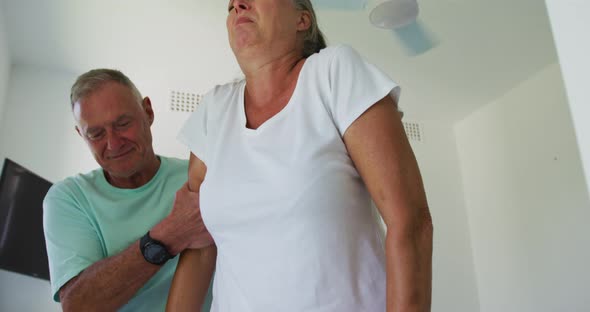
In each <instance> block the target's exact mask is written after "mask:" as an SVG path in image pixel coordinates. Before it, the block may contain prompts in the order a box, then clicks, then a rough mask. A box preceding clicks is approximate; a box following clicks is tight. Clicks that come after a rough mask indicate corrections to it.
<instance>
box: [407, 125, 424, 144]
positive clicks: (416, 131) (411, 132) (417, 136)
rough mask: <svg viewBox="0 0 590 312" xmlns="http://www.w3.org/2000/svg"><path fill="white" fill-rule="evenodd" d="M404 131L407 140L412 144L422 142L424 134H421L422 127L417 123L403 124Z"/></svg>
mask: <svg viewBox="0 0 590 312" xmlns="http://www.w3.org/2000/svg"><path fill="white" fill-rule="evenodd" d="M404 129H406V135H407V136H408V140H410V141H414V142H422V141H424V133H423V132H422V127H421V126H420V124H419V123H416V122H404Z"/></svg>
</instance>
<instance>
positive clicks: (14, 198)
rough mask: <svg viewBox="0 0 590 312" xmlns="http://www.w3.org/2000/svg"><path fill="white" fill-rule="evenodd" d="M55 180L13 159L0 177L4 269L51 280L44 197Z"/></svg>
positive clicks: (0, 265) (0, 259)
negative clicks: (44, 217)
mask: <svg viewBox="0 0 590 312" xmlns="http://www.w3.org/2000/svg"><path fill="white" fill-rule="evenodd" d="M51 185H52V184H51V182H49V181H47V180H45V179H43V178H41V177H40V176H38V175H36V174H35V173H33V172H31V171H30V170H28V169H26V168H24V167H23V166H21V165H19V164H17V163H15V162H14V161H12V160H10V159H6V160H5V161H4V166H3V169H2V175H1V176H0V269H2V270H7V271H12V272H17V273H21V274H25V275H29V276H33V277H37V278H41V279H45V280H49V265H48V263H47V251H46V249H45V236H44V234H43V198H44V197H45V194H46V193H47V191H48V190H49V188H50V187H51Z"/></svg>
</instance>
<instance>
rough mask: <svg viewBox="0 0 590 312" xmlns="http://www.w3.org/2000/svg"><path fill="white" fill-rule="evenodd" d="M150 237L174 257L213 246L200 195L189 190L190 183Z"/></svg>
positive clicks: (186, 184) (180, 191) (177, 196)
mask: <svg viewBox="0 0 590 312" xmlns="http://www.w3.org/2000/svg"><path fill="white" fill-rule="evenodd" d="M150 236H151V237H152V238H154V239H156V240H159V241H161V242H163V243H164V244H165V245H166V247H167V248H168V249H169V252H170V253H171V254H173V255H176V254H178V253H180V252H181V251H183V250H185V249H187V248H192V249H199V248H203V247H206V246H209V245H211V244H213V238H212V237H211V235H210V234H209V232H208V231H207V228H206V227H205V224H204V223H203V219H202V218H201V208H200V204H199V193H196V192H192V191H191V190H190V189H189V186H188V182H187V183H185V184H184V185H183V186H182V187H181V188H180V189H179V190H178V191H177V192H176V196H175V198H174V206H173V208H172V211H171V212H170V214H169V215H168V217H166V218H165V219H164V220H162V221H161V222H160V223H158V224H157V225H156V226H154V228H153V229H152V230H151V231H150Z"/></svg>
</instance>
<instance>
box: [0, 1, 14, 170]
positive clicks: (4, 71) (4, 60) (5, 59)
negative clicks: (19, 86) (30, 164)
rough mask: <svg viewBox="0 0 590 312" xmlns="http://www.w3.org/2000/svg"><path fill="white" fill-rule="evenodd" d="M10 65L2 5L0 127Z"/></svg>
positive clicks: (0, 13) (0, 33)
mask: <svg viewBox="0 0 590 312" xmlns="http://www.w3.org/2000/svg"><path fill="white" fill-rule="evenodd" d="M10 63H11V62H10V51H9V50H8V38H7V37H6V28H5V25H4V12H3V10H2V5H0V126H1V125H2V120H3V118H2V116H3V112H4V106H5V103H6V89H7V87H8V78H9V74H10ZM1 163H2V161H1V160H0V164H1Z"/></svg>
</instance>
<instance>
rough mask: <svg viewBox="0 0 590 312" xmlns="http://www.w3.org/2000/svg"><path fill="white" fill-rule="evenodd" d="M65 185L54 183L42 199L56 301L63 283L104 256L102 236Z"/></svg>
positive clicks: (52, 286)
mask: <svg viewBox="0 0 590 312" xmlns="http://www.w3.org/2000/svg"><path fill="white" fill-rule="evenodd" d="M62 183H63V182H62ZM64 188H65V185H64V184H56V185H54V186H52V187H51V189H50V190H49V191H48V192H47V195H46V196H45V199H44V201H43V230H44V233H45V244H46V247H47V256H48V259H49V275H50V280H51V292H52V294H53V300H55V301H56V302H59V290H60V289H61V287H62V286H63V285H65V284H66V283H67V282H68V281H69V280H70V279H72V278H73V277H76V276H77V275H78V274H80V272H82V271H83V270H85V269H86V268H87V267H89V266H90V265H92V264H93V263H95V262H97V261H99V260H101V259H103V258H104V255H103V249H102V247H101V243H100V239H99V238H98V234H97V232H96V230H95V229H94V227H93V226H92V224H91V222H90V219H89V217H88V215H87V214H86V213H84V212H83V211H82V210H81V209H80V207H79V204H78V203H77V202H76V200H75V199H74V198H73V196H71V194H69V192H67V191H66V190H64Z"/></svg>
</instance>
